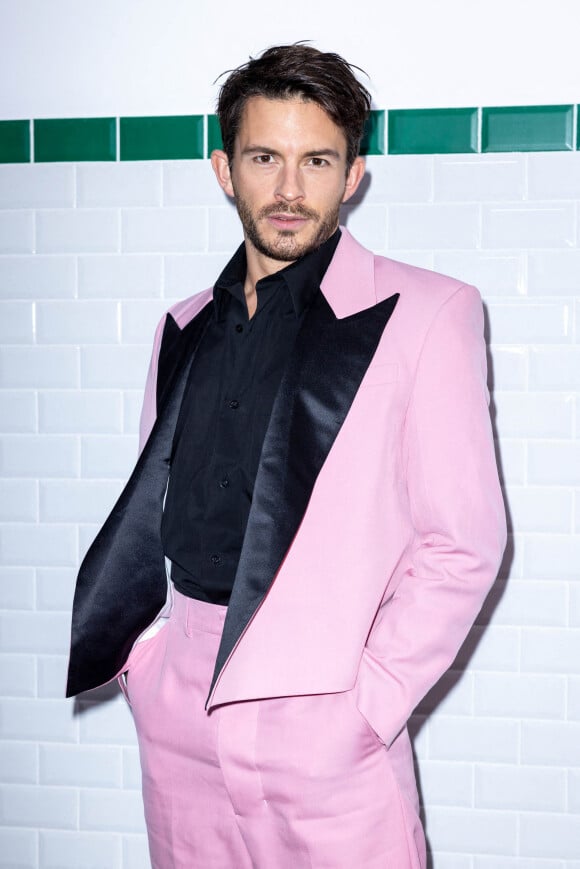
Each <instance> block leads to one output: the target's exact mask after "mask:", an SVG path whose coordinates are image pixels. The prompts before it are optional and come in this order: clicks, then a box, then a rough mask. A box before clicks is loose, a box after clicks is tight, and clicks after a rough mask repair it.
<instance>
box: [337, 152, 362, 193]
mask: <svg viewBox="0 0 580 869" xmlns="http://www.w3.org/2000/svg"><path fill="white" fill-rule="evenodd" d="M364 174H365V159H364V157H356V158H355V160H354V162H353V164H352V166H351V167H350V169H349V170H348V174H347V176H346V187H345V188H344V196H343V197H342V201H343V202H347V200H349V199H350V197H351V196H353V195H354V194H355V193H356V191H357V188H358V186H359V184H360V183H361V181H362V180H363V176H364Z"/></svg>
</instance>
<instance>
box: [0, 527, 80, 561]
mask: <svg viewBox="0 0 580 869" xmlns="http://www.w3.org/2000/svg"><path fill="white" fill-rule="evenodd" d="M76 557H77V537H76V532H75V529H74V528H73V527H71V526H69V525H32V524H18V525H17V524H10V525H4V527H1V528H0V559H1V560H2V563H3V564H7V565H10V566H12V565H13V566H16V567H17V566H19V565H23V566H34V565H39V566H41V565H45V564H46V565H49V564H54V565H57V564H61V565H63V566H64V567H68V566H69V565H74V564H76Z"/></svg>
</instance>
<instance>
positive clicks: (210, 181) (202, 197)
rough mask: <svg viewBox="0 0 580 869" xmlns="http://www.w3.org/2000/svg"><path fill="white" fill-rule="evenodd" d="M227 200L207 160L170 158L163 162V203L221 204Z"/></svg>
mask: <svg viewBox="0 0 580 869" xmlns="http://www.w3.org/2000/svg"><path fill="white" fill-rule="evenodd" d="M227 202H228V197H227V196H226V195H225V193H224V192H223V191H222V189H221V187H220V186H219V184H218V183H217V180H216V177H215V175H214V173H213V169H212V168H211V163H210V162H209V160H187V161H185V160H183V161H182V160H171V161H167V162H166V163H164V164H163V204H164V205H212V206H214V205H215V206H223V205H225V204H226V203H227Z"/></svg>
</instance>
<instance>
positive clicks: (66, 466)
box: [0, 434, 79, 477]
mask: <svg viewBox="0 0 580 869" xmlns="http://www.w3.org/2000/svg"><path fill="white" fill-rule="evenodd" d="M78 470H79V444H78V441H77V439H76V438H74V437H69V436H67V435H14V434H10V435H3V437H2V438H1V440H0V473H2V474H3V476H5V477H75V476H76V475H77V473H78Z"/></svg>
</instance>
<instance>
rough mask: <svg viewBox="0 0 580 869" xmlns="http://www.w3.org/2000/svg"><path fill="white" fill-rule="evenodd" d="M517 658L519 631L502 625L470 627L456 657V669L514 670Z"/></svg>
mask: <svg viewBox="0 0 580 869" xmlns="http://www.w3.org/2000/svg"><path fill="white" fill-rule="evenodd" d="M518 659H519V632H518V630H517V629H515V628H511V627H506V626H504V625H490V626H489V627H485V628H481V627H478V626H476V627H474V628H472V629H471V631H470V633H469V636H468V638H467V640H466V641H465V643H464V644H463V646H462V647H461V649H460V650H459V654H458V655H457V658H456V663H455V666H457V667H458V669H462V668H463V667H466V666H469V667H470V669H472V670H484V671H487V670H498V671H501V670H509V671H511V670H515V669H517V662H518Z"/></svg>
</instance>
